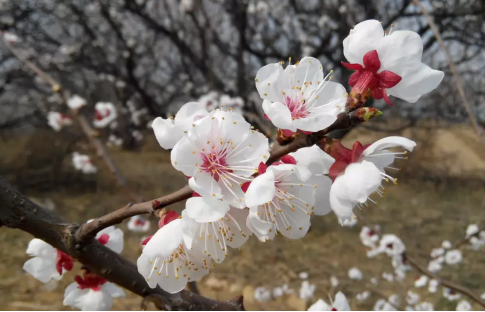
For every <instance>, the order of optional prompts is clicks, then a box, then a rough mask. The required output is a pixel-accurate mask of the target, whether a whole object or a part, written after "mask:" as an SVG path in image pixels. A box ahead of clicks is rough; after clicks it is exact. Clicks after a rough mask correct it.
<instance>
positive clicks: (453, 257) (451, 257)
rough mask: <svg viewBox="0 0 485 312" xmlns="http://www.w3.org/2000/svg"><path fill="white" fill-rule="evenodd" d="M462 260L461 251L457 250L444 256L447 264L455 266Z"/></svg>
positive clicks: (450, 251)
mask: <svg viewBox="0 0 485 312" xmlns="http://www.w3.org/2000/svg"><path fill="white" fill-rule="evenodd" d="M462 259H463V256H462V254H461V251H460V250H458V249H453V250H448V252H447V253H446V255H445V260H446V263H447V264H457V263H460V262H461V261H462Z"/></svg>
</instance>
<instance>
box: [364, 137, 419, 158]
mask: <svg viewBox="0 0 485 312" xmlns="http://www.w3.org/2000/svg"><path fill="white" fill-rule="evenodd" d="M415 146H416V142H414V141H412V140H409V139H407V138H404V137H400V136H390V137H387V138H383V139H380V140H378V141H376V142H374V143H373V144H371V145H370V146H368V147H367V148H366V149H365V150H364V152H363V153H362V156H364V157H366V156H369V155H371V154H373V153H375V152H377V151H381V150H383V149H387V148H391V147H404V148H405V149H407V150H408V151H410V152H412V151H413V148H414V147H415Z"/></svg>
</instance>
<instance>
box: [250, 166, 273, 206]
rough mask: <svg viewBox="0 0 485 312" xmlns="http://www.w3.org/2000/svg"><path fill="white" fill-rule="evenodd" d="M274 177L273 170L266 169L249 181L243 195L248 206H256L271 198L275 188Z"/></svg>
mask: <svg viewBox="0 0 485 312" xmlns="http://www.w3.org/2000/svg"><path fill="white" fill-rule="evenodd" d="M274 178H275V177H274V174H273V172H272V171H267V172H266V173H264V174H261V175H259V176H257V177H256V178H255V179H254V180H253V181H252V182H251V184H250V185H249V187H248V190H247V191H246V195H245V199H246V205H247V206H248V207H256V206H258V205H262V204H264V203H267V202H269V201H271V200H273V198H274V195H275V190H276V189H275V185H274Z"/></svg>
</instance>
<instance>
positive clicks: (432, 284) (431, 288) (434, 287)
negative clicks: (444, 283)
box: [428, 279, 440, 294]
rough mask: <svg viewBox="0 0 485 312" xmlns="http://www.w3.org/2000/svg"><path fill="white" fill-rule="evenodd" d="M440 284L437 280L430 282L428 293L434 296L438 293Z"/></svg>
mask: <svg viewBox="0 0 485 312" xmlns="http://www.w3.org/2000/svg"><path fill="white" fill-rule="evenodd" d="M439 284H440V282H439V281H438V280H435V279H431V280H429V284H428V291H429V292H430V293H433V294H434V293H435V292H437V291H438V286H439Z"/></svg>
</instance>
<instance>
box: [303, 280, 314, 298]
mask: <svg viewBox="0 0 485 312" xmlns="http://www.w3.org/2000/svg"><path fill="white" fill-rule="evenodd" d="M316 288H317V286H315V285H313V284H310V282H309V281H303V282H302V283H301V287H300V291H299V294H300V299H301V300H308V299H311V298H313V294H314V293H315V289H316Z"/></svg>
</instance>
